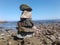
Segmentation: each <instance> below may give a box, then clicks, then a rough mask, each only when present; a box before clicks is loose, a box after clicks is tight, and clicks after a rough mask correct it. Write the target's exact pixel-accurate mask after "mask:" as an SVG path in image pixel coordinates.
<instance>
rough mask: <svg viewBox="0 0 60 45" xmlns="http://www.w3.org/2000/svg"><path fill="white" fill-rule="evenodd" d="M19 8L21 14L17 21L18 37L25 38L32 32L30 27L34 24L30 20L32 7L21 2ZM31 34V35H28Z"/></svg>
mask: <svg viewBox="0 0 60 45" xmlns="http://www.w3.org/2000/svg"><path fill="white" fill-rule="evenodd" d="M20 10H21V11H22V15H21V17H20V21H19V22H18V23H17V24H18V27H17V30H18V32H17V33H18V35H17V37H19V38H25V37H27V35H30V34H33V32H34V30H32V27H33V26H34V24H33V22H32V20H31V19H32V18H31V16H32V12H31V11H32V8H31V7H29V6H28V5H26V4H22V5H21V6H20ZM30 36H31V35H30Z"/></svg>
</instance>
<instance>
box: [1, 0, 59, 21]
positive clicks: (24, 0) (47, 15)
mask: <svg viewBox="0 0 60 45" xmlns="http://www.w3.org/2000/svg"><path fill="white" fill-rule="evenodd" d="M21 4H28V5H29V6H30V7H32V9H33V10H32V20H51V19H60V0H0V20H4V21H18V20H20V16H21V13H22V11H20V9H19V6H20V5H21Z"/></svg>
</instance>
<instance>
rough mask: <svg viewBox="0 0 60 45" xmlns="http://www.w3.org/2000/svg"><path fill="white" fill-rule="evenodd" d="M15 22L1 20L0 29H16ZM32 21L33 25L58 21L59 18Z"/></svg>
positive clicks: (59, 21)
mask: <svg viewBox="0 0 60 45" xmlns="http://www.w3.org/2000/svg"><path fill="white" fill-rule="evenodd" d="M17 22H18V21H7V22H3V23H0V30H6V29H14V30H16V27H18V26H17ZM33 23H34V24H35V25H39V24H43V23H44V24H49V23H60V20H37V21H36V20H34V21H33Z"/></svg>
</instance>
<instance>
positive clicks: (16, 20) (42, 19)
mask: <svg viewBox="0 0 60 45" xmlns="http://www.w3.org/2000/svg"><path fill="white" fill-rule="evenodd" d="M40 20H60V19H40ZM6 21H19V20H0V22H6ZM32 21H39V20H33V19H32Z"/></svg>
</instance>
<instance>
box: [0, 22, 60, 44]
mask: <svg viewBox="0 0 60 45" xmlns="http://www.w3.org/2000/svg"><path fill="white" fill-rule="evenodd" d="M37 28H38V29H39V30H36V31H35V35H34V36H32V37H30V38H25V39H23V41H22V40H21V39H17V38H16V37H15V35H16V34H17V32H16V31H14V30H13V29H5V30H1V28H0V45H60V23H50V24H39V25H37ZM26 30H27V29H26Z"/></svg>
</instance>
